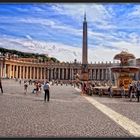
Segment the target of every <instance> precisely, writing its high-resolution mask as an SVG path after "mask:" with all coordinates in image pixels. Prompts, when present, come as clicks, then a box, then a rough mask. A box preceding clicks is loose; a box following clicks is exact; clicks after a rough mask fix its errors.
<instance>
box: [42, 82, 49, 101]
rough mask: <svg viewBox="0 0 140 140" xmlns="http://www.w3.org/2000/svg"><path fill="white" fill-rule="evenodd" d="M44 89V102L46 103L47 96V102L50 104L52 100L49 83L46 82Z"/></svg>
mask: <svg viewBox="0 0 140 140" xmlns="http://www.w3.org/2000/svg"><path fill="white" fill-rule="evenodd" d="M43 89H44V91H45V94H44V102H46V96H47V101H48V102H49V100H50V84H49V82H48V81H46V83H45V84H44V86H43Z"/></svg>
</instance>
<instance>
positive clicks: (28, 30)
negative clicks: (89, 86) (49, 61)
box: [0, 3, 140, 62]
mask: <svg viewBox="0 0 140 140" xmlns="http://www.w3.org/2000/svg"><path fill="white" fill-rule="evenodd" d="M85 11H86V15H87V22H88V48H89V50H88V54H89V55H88V56H89V57H88V58H89V61H90V62H94V61H109V60H111V61H112V59H113V56H114V55H115V54H116V53H119V52H120V51H122V50H124V49H125V50H128V51H129V52H132V53H134V54H135V56H136V57H140V53H139V52H140V4H133V3H131V4H129V3H125V4H111V3H106V4H95V3H87V4H86V3H81V4H80V3H77V4H76V3H69V4H68V3H65V4H64V3H53V4H52V3H40V4H39V3H37V4H36V3H32V4H29V3H28V4H0V38H1V39H0V47H5V48H14V49H17V50H21V51H30V52H38V53H47V54H49V55H50V56H54V57H56V58H58V59H59V60H62V61H72V60H74V59H77V60H79V61H80V59H81V53H82V52H81V51H82V50H81V47H82V28H83V27H82V26H83V16H84V12H85ZM53 46H55V48H57V49H58V48H59V49H58V50H57V51H56V50H55V49H54V48H53ZM52 48H53V49H52ZM68 56H69V57H68Z"/></svg>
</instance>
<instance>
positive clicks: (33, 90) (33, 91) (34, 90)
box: [32, 83, 36, 93]
mask: <svg viewBox="0 0 140 140" xmlns="http://www.w3.org/2000/svg"><path fill="white" fill-rule="evenodd" d="M35 91H36V83H34V89H33V91H32V93H35Z"/></svg>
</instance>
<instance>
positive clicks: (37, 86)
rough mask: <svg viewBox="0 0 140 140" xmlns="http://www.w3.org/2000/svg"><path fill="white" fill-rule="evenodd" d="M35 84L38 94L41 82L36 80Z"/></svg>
mask: <svg viewBox="0 0 140 140" xmlns="http://www.w3.org/2000/svg"><path fill="white" fill-rule="evenodd" d="M35 86H36V95H38V92H39V83H38V82H36V84H35Z"/></svg>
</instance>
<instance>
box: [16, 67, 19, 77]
mask: <svg viewBox="0 0 140 140" xmlns="http://www.w3.org/2000/svg"><path fill="white" fill-rule="evenodd" d="M16 78H19V77H18V65H17V66H16Z"/></svg>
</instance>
